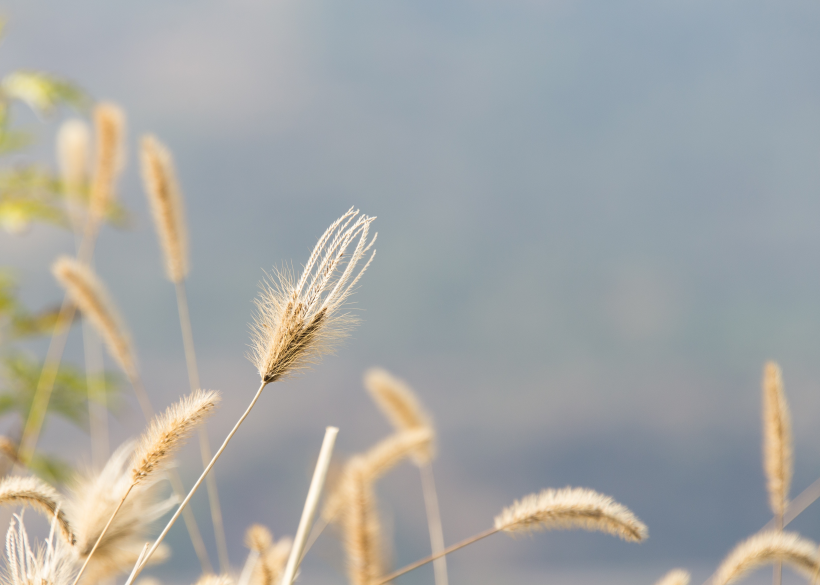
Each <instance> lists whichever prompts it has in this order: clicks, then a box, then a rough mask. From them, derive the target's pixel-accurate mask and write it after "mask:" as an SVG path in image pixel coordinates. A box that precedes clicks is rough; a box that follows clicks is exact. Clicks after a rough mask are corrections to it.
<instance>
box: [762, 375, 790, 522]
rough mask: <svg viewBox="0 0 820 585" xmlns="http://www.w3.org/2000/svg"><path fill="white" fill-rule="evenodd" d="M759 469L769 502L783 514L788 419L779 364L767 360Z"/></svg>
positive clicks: (786, 492)
mask: <svg viewBox="0 0 820 585" xmlns="http://www.w3.org/2000/svg"><path fill="white" fill-rule="evenodd" d="M763 469H764V471H765V473H766V487H767V490H768V492H769V505H770V506H771V508H772V512H773V513H774V515H775V516H777V517H778V518H781V519H782V517H783V513H784V512H785V510H786V506H787V505H788V501H789V488H790V486H791V481H792V475H793V472H794V452H793V439H792V423H791V415H790V414H789V405H788V403H787V402H786V393H785V392H784V390H783V377H782V375H781V372H780V366H778V365H777V364H776V363H774V362H768V363H767V364H766V367H765V368H764V370H763Z"/></svg>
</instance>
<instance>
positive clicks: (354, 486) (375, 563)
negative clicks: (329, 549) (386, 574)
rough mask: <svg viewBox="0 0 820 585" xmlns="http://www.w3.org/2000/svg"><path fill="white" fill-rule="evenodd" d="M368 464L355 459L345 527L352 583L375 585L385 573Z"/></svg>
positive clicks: (348, 485) (348, 484) (350, 472)
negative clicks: (373, 584)
mask: <svg viewBox="0 0 820 585" xmlns="http://www.w3.org/2000/svg"><path fill="white" fill-rule="evenodd" d="M367 476H368V471H367V465H366V463H365V462H364V461H363V460H361V459H359V458H353V459H352V460H351V461H350V463H349V464H348V478H347V481H346V482H345V486H346V488H347V489H346V490H345V501H344V506H343V516H342V530H343V534H344V548H345V553H346V555H347V573H348V579H349V580H350V583H351V584H352V585H372V583H373V582H374V581H375V580H376V579H377V578H378V577H379V576H381V575H382V572H383V561H382V542H381V538H382V537H381V524H380V523H379V517H378V511H377V508H376V497H375V494H374V493H373V486H372V483H371V482H370V481H369V480H368V477H367Z"/></svg>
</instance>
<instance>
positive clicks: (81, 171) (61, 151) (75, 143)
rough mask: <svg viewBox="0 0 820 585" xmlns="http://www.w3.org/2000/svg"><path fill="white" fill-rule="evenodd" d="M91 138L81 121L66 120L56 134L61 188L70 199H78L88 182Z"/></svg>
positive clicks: (86, 127)
mask: <svg viewBox="0 0 820 585" xmlns="http://www.w3.org/2000/svg"><path fill="white" fill-rule="evenodd" d="M90 142H91V137H90V134H89V131H88V126H87V125H86V124H85V122H83V121H82V120H78V119H71V120H66V121H65V122H63V123H62V125H61V126H60V130H59V132H58V133H57V160H58V164H59V166H60V178H61V180H62V182H63V188H64V189H65V191H66V194H67V195H68V197H69V198H71V199H75V200H76V199H78V198H79V197H80V196H81V195H82V192H83V188H84V186H85V183H86V181H87V180H88V160H89V151H90Z"/></svg>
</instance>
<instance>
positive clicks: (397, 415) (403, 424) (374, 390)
mask: <svg viewBox="0 0 820 585" xmlns="http://www.w3.org/2000/svg"><path fill="white" fill-rule="evenodd" d="M364 386H365V388H367V391H368V392H369V393H370V397H371V398H372V399H373V401H374V402H375V403H376V405H377V406H378V407H379V409H380V410H381V411H382V413H383V414H384V415H385V416H386V417H387V419H388V420H389V421H390V423H391V424H392V425H393V426H394V427H395V428H396V429H397V430H400V431H408V430H412V429H420V428H424V429H428V430H429V431H430V434H431V439H430V441H428V442H427V444H426V445H425V446H424V447H423V448H420V449H419V450H418V451H416V453H414V454H413V461H414V462H415V463H416V465H423V464H425V463H428V462H429V461H430V460H431V459H432V458H433V457H434V455H435V453H434V451H435V447H434V439H435V437H434V436H433V423H432V419H431V418H430V415H428V414H427V412H425V411H424V408H422V406H421V403H420V402H419V399H418V398H417V397H416V394H415V392H413V390H412V388H410V386H409V384H407V383H406V382H404V381H403V380H400V379H398V378H396V377H395V376H393V375H391V374H390V372H388V371H387V370H384V369H382V368H371V369H369V370H368V371H367V372H365V375H364Z"/></svg>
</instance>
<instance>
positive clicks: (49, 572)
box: [0, 514, 76, 585]
mask: <svg viewBox="0 0 820 585" xmlns="http://www.w3.org/2000/svg"><path fill="white" fill-rule="evenodd" d="M56 524H58V522H57V519H56V517H55V518H54V519H53V520H52V523H51V532H50V533H49V536H48V538H47V539H46V541H45V542H44V543H43V544H42V545H41V546H40V547H39V548H37V549H35V550H32V548H31V545H30V543H29V539H28V534H27V533H26V527H25V525H24V524H23V517H22V514H21V515H19V516H18V515H17V514H15V515H14V518H13V519H12V521H11V523H10V525H9V530H8V532H7V533H6V569H5V571H3V572H2V573H0V583H2V585H69V584H70V583H71V581H72V579H73V577H74V573H75V572H76V554H75V551H74V549H73V548H72V547H71V546H70V545H69V544H68V543H67V542H65V541H64V540H63V539H60V538H55V533H56V530H55V527H56Z"/></svg>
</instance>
